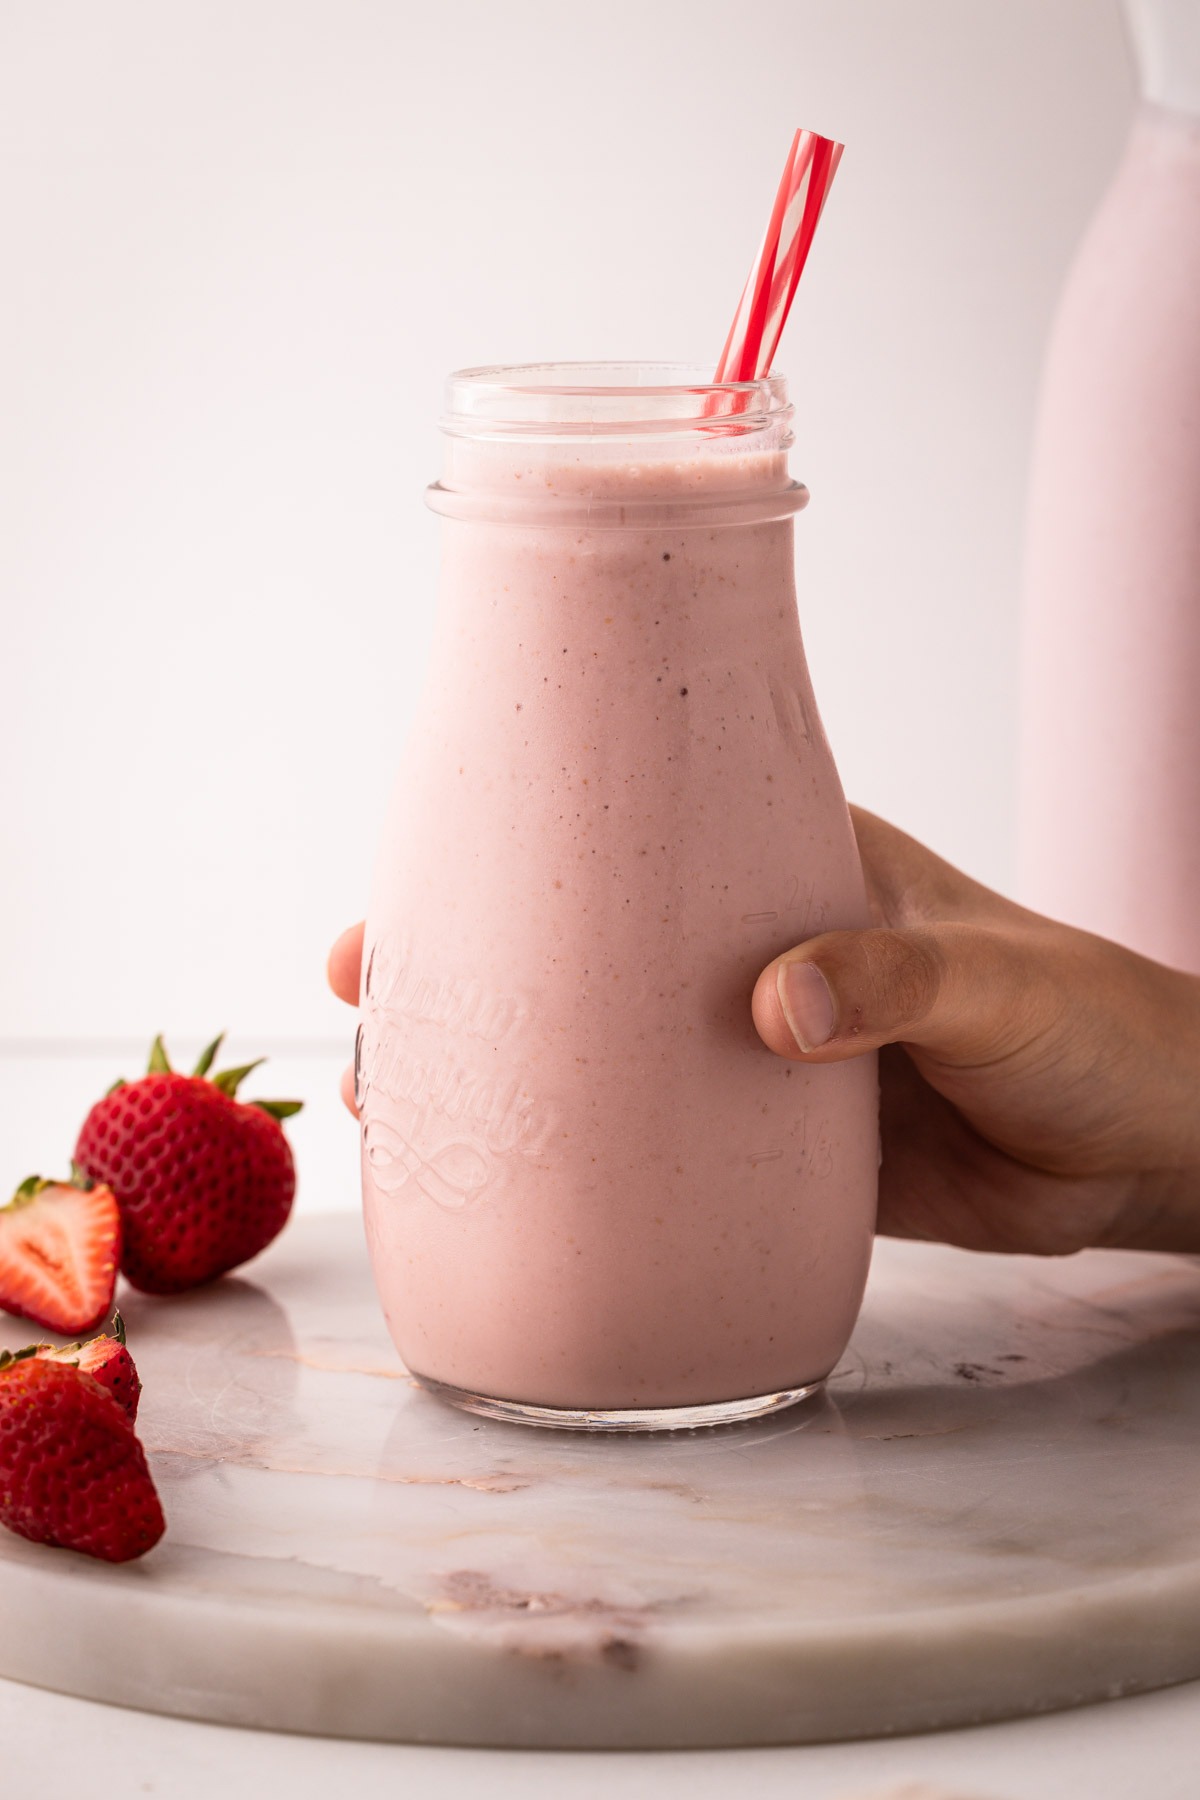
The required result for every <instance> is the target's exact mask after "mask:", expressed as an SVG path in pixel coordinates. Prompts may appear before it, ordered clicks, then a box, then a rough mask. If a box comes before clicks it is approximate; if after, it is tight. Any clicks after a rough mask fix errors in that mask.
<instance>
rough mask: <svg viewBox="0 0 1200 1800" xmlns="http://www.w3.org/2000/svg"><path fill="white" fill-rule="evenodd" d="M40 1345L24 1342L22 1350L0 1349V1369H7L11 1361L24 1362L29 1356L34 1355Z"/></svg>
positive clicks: (11, 1363) (10, 1365)
mask: <svg viewBox="0 0 1200 1800" xmlns="http://www.w3.org/2000/svg"><path fill="white" fill-rule="evenodd" d="M39 1348H40V1346H39V1345H38V1344H26V1346H25V1348H24V1349H23V1350H0V1369H9V1368H11V1367H12V1365H13V1363H19V1362H26V1361H27V1360H28V1359H29V1357H31V1356H36V1355H37V1353H38V1350H39Z"/></svg>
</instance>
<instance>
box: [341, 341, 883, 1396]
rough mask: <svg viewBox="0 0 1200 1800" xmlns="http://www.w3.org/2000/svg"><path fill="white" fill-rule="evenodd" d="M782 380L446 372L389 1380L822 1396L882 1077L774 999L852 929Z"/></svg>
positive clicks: (402, 832)
mask: <svg viewBox="0 0 1200 1800" xmlns="http://www.w3.org/2000/svg"><path fill="white" fill-rule="evenodd" d="M790 414H791V409H790V407H789V405H788V403H787V399H786V393H785V389H784V384H783V382H782V381H781V380H780V379H779V378H777V377H772V378H769V379H765V380H761V381H758V382H747V383H738V384H728V385H726V386H723V387H706V386H704V385H702V384H700V383H699V382H696V383H693V382H692V381H691V380H690V378H689V375H688V373H687V372H681V371H677V370H674V369H658V368H648V367H645V366H640V365H638V366H631V367H627V366H617V365H596V366H586V367H585V366H567V367H556V368H555V367H545V368H533V369H510V370H483V371H475V372H470V373H467V374H465V375H461V376H458V377H455V378H454V379H453V380H452V382H451V385H450V405H449V416H448V418H447V420H446V431H447V456H446V467H445V473H444V476H443V480H442V481H441V482H440V483H439V484H438V485H437V486H436V487H435V488H434V489H433V490H432V491H431V499H432V503H433V505H434V507H435V508H436V510H438V511H439V512H441V513H442V514H443V515H444V517H445V523H444V526H443V533H444V561H443V576H442V591H441V600H440V610H439V625H438V633H437V638H436V642H435V646H434V651H433V658H432V664H431V668H430V671H429V676H428V680H427V685H426V689H425V693H424V698H423V703H422V707H421V710H420V712H419V716H418V718H417V721H416V723H415V725H414V728H413V732H412V736H411V741H410V743H409V746H408V750H407V754H406V757H405V760H404V764H403V767H402V770H401V773H400V777H399V780H398V782H397V786H396V790H395V795H394V799H393V801H392V805H391V810H390V814H389V817H388V821H387V826H386V829H385V832H384V837H383V844H382V848H381V851H380V854H379V860H378V865H377V870H376V875H375V881H374V886H373V890H372V898H371V904H370V909H369V915H368V921H367V934H366V946H365V954H364V962H363V967H364V980H363V993H362V1017H361V1025H360V1031H359V1042H358V1051H357V1057H356V1080H357V1091H358V1099H359V1104H360V1107H361V1111H362V1122H363V1184H364V1199H365V1209H366V1226H367V1237H368V1242H369V1246H370V1251H371V1257H372V1262H373V1266H374V1272H375V1278H376V1282H377V1285H378V1288H379V1292H380V1296H381V1299H382V1302H383V1307H384V1311H385V1313H386V1316H387V1320H388V1323H389V1326H390V1328H391V1331H392V1335H393V1337H394V1339H395V1342H396V1344H397V1347H398V1349H399V1351H400V1354H401V1356H402V1358H403V1359H404V1362H405V1363H406V1365H407V1366H408V1368H409V1369H410V1370H411V1371H412V1372H413V1373H414V1374H415V1375H416V1376H418V1377H419V1378H420V1379H421V1380H422V1381H423V1382H425V1383H426V1384H427V1385H429V1386H431V1387H434V1388H436V1389H438V1390H440V1391H443V1392H445V1393H446V1394H447V1395H448V1397H450V1398H451V1399H454V1400H456V1401H457V1402H458V1403H460V1404H464V1405H468V1406H471V1407H473V1408H475V1409H476V1410H484V1411H490V1412H493V1413H498V1414H500V1415H502V1416H508V1417H515V1418H522V1419H529V1420H532V1421H534V1422H544V1423H550V1424H567V1425H577V1426H578V1425H582V1426H590V1427H594V1428H600V1429H604V1428H637V1427H639V1426H644V1427H655V1426H657V1427H661V1426H664V1425H668V1426H669V1425H675V1424H694V1423H715V1422H720V1421H722V1420H728V1419H735V1418H740V1417H748V1416H753V1415H754V1414H756V1413H760V1412H765V1411H769V1410H771V1409H773V1408H775V1407H778V1406H781V1405H784V1404H788V1403H790V1402H791V1401H793V1400H795V1399H797V1398H799V1397H800V1396H801V1395H802V1394H804V1393H806V1392H808V1391H810V1390H811V1389H812V1387H813V1386H814V1385H815V1384H817V1383H819V1382H820V1381H821V1380H822V1379H823V1378H824V1377H825V1376H826V1375H827V1374H828V1373H829V1371H830V1369H831V1368H832V1367H833V1365H834V1363H835V1362H836V1361H837V1359H838V1357H839V1356H840V1355H841V1353H842V1351H843V1349H844V1347H845V1344H846V1341H847V1338H848V1337H849V1334H850V1330H851V1327H852V1325H853V1323H854V1319H855V1317H856V1314H857V1311H858V1307H859V1303H860V1300H861V1296H862V1290H863V1285H864V1282H865V1279H866V1274H867V1266H868V1260H869V1256H870V1246H871V1234H872V1228H873V1223H874V1208H875V1195H876V1179H877V1169H878V1132H877V1084H876V1071H875V1068H874V1066H873V1059H870V1058H864V1059H862V1060H858V1061H854V1062H848V1063H844V1064H840V1065H837V1066H833V1067H825V1068H818V1067H813V1068H807V1067H803V1066H800V1065H797V1064H789V1063H785V1062H782V1061H780V1060H779V1059H777V1058H776V1057H773V1056H772V1055H771V1054H770V1053H769V1052H768V1051H767V1050H766V1049H764V1047H763V1045H762V1044H761V1043H760V1041H759V1039H758V1037H757V1036H756V1034H755V1031H754V1028H753V1025H752V1022H751V1016H750V994H751V991H752V988H753V986H754V981H755V978H756V977H757V975H758V973H759V971H760V970H761V969H762V967H763V965H764V964H765V963H767V962H768V961H770V960H771V958H772V957H774V956H776V955H777V954H778V953H779V952H780V951H781V950H784V949H786V948H787V947H789V946H790V945H792V944H794V943H796V942H797V941H798V940H799V939H801V938H803V937H805V936H808V935H812V934H813V933H816V932H818V931H822V930H825V929H830V928H834V927H838V926H847V927H853V926H861V925H862V924H864V923H865V922H866V917H867V913H866V905H865V899H864V890H863V879H862V873H861V868H860V865H859V859H858V855H857V850H856V847H855V843H854V837H853V832H852V828H851V824H850V819H849V815H848V813H847V809H846V806H845V802H844V800H843V796H842V792H841V788H840V786H839V783H838V778H837V774H836V771H835V769H834V765H833V760H832V757H831V755H830V752H829V747H828V744H827V742H826V740H825V737H824V734H823V732H822V729H821V724H820V720H819V718H818V714H817V710H816V706H815V704H814V701H813V694H812V688H811V683H810V681H809V676H808V671H807V667H806V664H805V659H804V652H803V648H802V645H801V640H800V633H799V627H798V622H797V616H796V600H795V588H794V578H793V562H792V536H793V523H792V520H793V514H794V513H795V512H796V511H797V510H798V509H799V508H800V507H801V506H802V505H803V503H804V501H805V500H806V498H807V495H806V493H805V491H804V489H803V488H801V487H799V486H798V484H796V483H794V482H793V481H792V480H791V479H790V477H789V474H788V469H787V447H788V444H789V443H790V441H791V440H790V431H789V421H790Z"/></svg>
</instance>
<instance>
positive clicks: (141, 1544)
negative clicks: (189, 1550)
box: [0, 1345, 166, 1562]
mask: <svg viewBox="0 0 1200 1800" xmlns="http://www.w3.org/2000/svg"><path fill="white" fill-rule="evenodd" d="M0 1524H4V1525H7V1526H8V1529H9V1530H10V1531H15V1532H17V1533H18V1534H19V1535H20V1536H21V1537H26V1538H31V1539H32V1540H33V1542H34V1543H36V1544H56V1545H58V1546H60V1547H61V1548H63V1549H67V1550H80V1551H82V1552H83V1553H84V1555H85V1556H98V1557H101V1558H103V1560H104V1561H105V1562H128V1561H130V1559H131V1558H132V1557H135V1556H143V1555H145V1553H146V1551H147V1550H150V1549H152V1548H153V1546H154V1545H155V1544H156V1543H157V1542H158V1540H159V1538H160V1537H161V1536H162V1534H163V1532H164V1530H165V1529H166V1524H165V1521H164V1519H163V1513H162V1506H161V1504H160V1502H159V1498H158V1495H157V1493H156V1492H155V1488H154V1483H153V1481H152V1480H151V1477H150V1471H149V1469H148V1468H147V1466H146V1453H145V1451H144V1450H143V1449H142V1446H141V1444H140V1443H139V1441H138V1438H137V1434H136V1433H135V1431H134V1429H133V1423H132V1421H131V1420H130V1419H129V1417H128V1416H127V1414H126V1413H125V1412H124V1411H123V1410H122V1408H121V1406H120V1405H119V1404H117V1403H116V1401H114V1399H113V1396H112V1395H111V1394H109V1393H107V1392H106V1391H105V1390H104V1388H103V1387H101V1385H100V1383H99V1382H98V1381H97V1380H96V1378H95V1377H94V1376H92V1375H89V1374H87V1373H86V1372H85V1371H84V1370H83V1369H81V1368H79V1367H77V1366H69V1365H64V1364H63V1363H62V1362H56V1361H54V1360H53V1359H52V1358H49V1357H44V1356H42V1355H40V1354H39V1346H37V1345H32V1346H31V1347H30V1348H29V1349H28V1350H25V1351H18V1353H17V1354H16V1355H15V1356H10V1355H8V1354H7V1353H5V1354H3V1355H0Z"/></svg>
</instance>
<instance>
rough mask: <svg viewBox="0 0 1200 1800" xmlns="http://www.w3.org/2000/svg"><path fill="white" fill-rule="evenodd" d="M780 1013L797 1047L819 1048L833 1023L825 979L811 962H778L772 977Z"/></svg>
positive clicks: (827, 984)
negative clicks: (790, 1029) (777, 968)
mask: <svg viewBox="0 0 1200 1800" xmlns="http://www.w3.org/2000/svg"><path fill="white" fill-rule="evenodd" d="M775 986H776V988H777V990H778V993H779V1003H780V1005H781V1006H782V1007H783V1016H784V1018H785V1019H786V1020H787V1022H788V1024H789V1025H790V1026H791V1028H792V1036H793V1037H794V1038H795V1040H796V1043H797V1044H798V1046H799V1047H800V1049H801V1050H819V1049H820V1048H821V1045H822V1044H827V1043H828V1042H829V1040H830V1038H831V1037H832V1036H833V1028H834V1026H835V1025H836V1024H837V1013H836V1011H835V1009H834V1004H833V995H832V994H831V993H830V991H829V983H828V982H827V981H826V979H825V977H824V976H823V975H822V973H821V971H820V969H818V967H817V965H816V963H811V962H781V963H780V965H779V972H778V973H777V975H776V977H775Z"/></svg>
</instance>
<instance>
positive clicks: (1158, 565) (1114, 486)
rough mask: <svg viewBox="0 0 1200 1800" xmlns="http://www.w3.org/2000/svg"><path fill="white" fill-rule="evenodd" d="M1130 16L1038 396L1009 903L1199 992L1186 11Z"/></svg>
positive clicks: (1199, 632)
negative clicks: (1187, 974) (1096, 939)
mask: <svg viewBox="0 0 1200 1800" xmlns="http://www.w3.org/2000/svg"><path fill="white" fill-rule="evenodd" d="M1127 11H1128V13H1129V15H1130V21H1131V24H1132V26H1133V30H1134V37H1135V41H1136V44H1137V48H1138V58H1139V64H1140V69H1141V84H1142V104H1141V106H1140V108H1139V111H1138V113H1137V115H1136V116H1135V118H1134V121H1133V126H1132V130H1131V132H1130V136H1129V141H1128V145H1127V147H1126V150H1125V155H1124V159H1123V161H1122V162H1121V165H1120V167H1119V169H1118V171H1117V174H1116V177H1115V179H1114V181H1113V183H1112V186H1111V187H1110V189H1109V191H1108V194H1107V196H1106V197H1105V199H1104V201H1103V203H1102V205H1101V207H1100V210H1099V212H1098V213H1097V215H1096V217H1095V219H1094V220H1093V222H1092V225H1091V228H1090V230H1089V232H1088V234H1087V236H1086V238H1085V239H1084V242H1083V245H1082V247H1081V249H1080V251H1079V254H1078V256H1077V258H1076V262H1075V266H1074V269H1073V270H1072V273H1071V276H1070V279H1069V281H1068V284H1067V287H1066V290H1065V292H1064V295H1063V298H1062V302H1061V305H1060V308H1059V314H1058V319H1057V323H1056V325H1055V328H1054V334H1053V337H1052V340H1051V344H1050V349H1049V353H1048V357H1047V362H1046V368H1045V373H1044V377H1043V385H1042V396H1041V407H1040V418H1039V424H1038V433H1037V443H1036V451H1035V457H1034V469H1033V478H1032V489H1031V495H1030V517H1029V539H1028V561H1027V576H1026V593H1025V618H1024V669H1023V692H1022V711H1023V746H1022V788H1021V889H1022V893H1021V897H1022V899H1024V900H1026V901H1027V902H1028V903H1029V904H1030V905H1031V906H1035V907H1037V908H1038V909H1039V910H1041V911H1044V912H1049V913H1051V914H1054V915H1055V916H1057V917H1060V918H1064V919H1068V920H1070V921H1071V923H1073V924H1078V925H1083V926H1085V927H1087V928H1088V929H1090V930H1092V931H1098V932H1100V933H1102V934H1103V935H1104V936H1106V937H1112V938H1116V939H1117V940H1118V941H1120V942H1122V943H1124V944H1128V945H1130V946H1131V947H1132V948H1134V949H1136V950H1140V951H1142V952H1144V953H1145V954H1146V955H1149V956H1153V957H1156V958H1157V959H1159V960H1160V961H1162V962H1166V963H1170V964H1173V965H1175V966H1177V967H1180V968H1185V969H1190V970H1192V971H1193V972H1200V699H1198V695H1200V3H1198V0H1128V5H1127Z"/></svg>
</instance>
